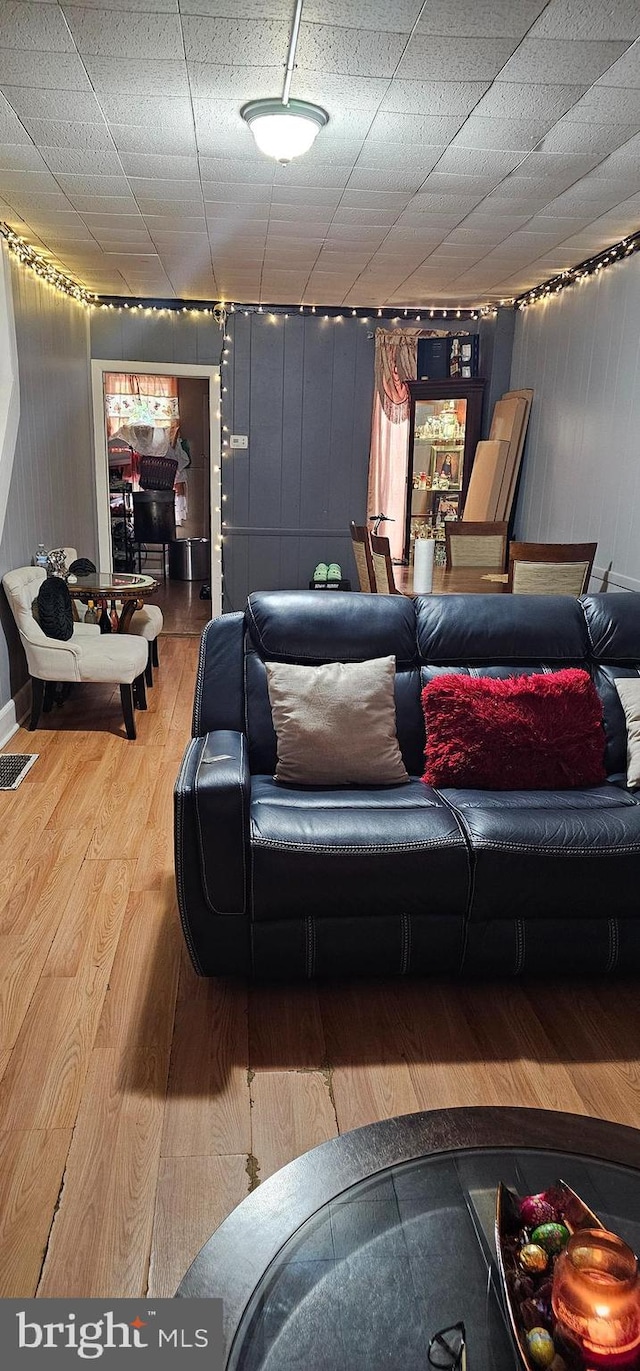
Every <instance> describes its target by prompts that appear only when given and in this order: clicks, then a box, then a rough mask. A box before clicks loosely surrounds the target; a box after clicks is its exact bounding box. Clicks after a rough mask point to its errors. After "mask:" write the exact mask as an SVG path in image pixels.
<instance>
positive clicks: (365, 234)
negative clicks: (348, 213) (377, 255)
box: [326, 224, 385, 247]
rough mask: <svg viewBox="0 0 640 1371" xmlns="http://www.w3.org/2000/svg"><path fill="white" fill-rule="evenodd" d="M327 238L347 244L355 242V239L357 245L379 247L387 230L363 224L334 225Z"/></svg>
mask: <svg viewBox="0 0 640 1371" xmlns="http://www.w3.org/2000/svg"><path fill="white" fill-rule="evenodd" d="M326 236H327V238H334V239H341V240H344V241H345V242H348V241H349V240H351V241H352V242H353V241H354V239H355V241H356V242H357V243H368V244H372V243H373V244H375V245H376V247H378V246H379V245H380V243H381V242H382V240H383V238H384V237H385V230H384V229H383V228H375V227H373V226H372V227H369V226H368V225H363V224H332V225H331V227H330V228H329V229H328V231H327V235H326Z"/></svg>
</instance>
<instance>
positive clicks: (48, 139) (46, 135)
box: [24, 118, 114, 152]
mask: <svg viewBox="0 0 640 1371" xmlns="http://www.w3.org/2000/svg"><path fill="white" fill-rule="evenodd" d="M24 126H25V128H26V129H28V131H29V133H30V134H31V137H32V138H33V140H34V142H35V143H37V145H38V147H39V148H42V149H44V148H78V149H91V148H95V149H96V150H104V151H108V152H113V150H114V145H113V139H112V137H111V134H110V133H109V130H108V128H107V126H106V124H82V123H77V124H72V123H71V122H68V123H67V122H66V121H65V122H62V123H60V122H58V121H56V120H54V119H26V118H25V121H24Z"/></svg>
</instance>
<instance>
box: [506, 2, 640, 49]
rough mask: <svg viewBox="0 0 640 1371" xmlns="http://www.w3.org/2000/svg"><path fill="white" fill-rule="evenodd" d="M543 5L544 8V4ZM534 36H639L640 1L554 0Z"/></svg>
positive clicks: (536, 27)
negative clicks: (604, 3)
mask: <svg viewBox="0 0 640 1371" xmlns="http://www.w3.org/2000/svg"><path fill="white" fill-rule="evenodd" d="M541 8H542V7H541ZM531 37H532V38H585V39H589V40H590V41H592V42H593V41H598V40H601V39H616V38H626V39H627V41H628V42H632V41H633V39H634V38H637V37H638V5H637V0H615V4H607V5H603V4H602V0H551V3H550V4H549V5H547V6H546V7H545V8H544V13H542V14H541V15H540V18H539V19H538V20H537V21H536V23H535V24H534V25H533V28H532V30H531Z"/></svg>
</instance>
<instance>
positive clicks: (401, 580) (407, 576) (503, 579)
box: [393, 566, 508, 595]
mask: <svg viewBox="0 0 640 1371" xmlns="http://www.w3.org/2000/svg"><path fill="white" fill-rule="evenodd" d="M393 574H394V580H395V583H396V588H397V589H398V590H399V591H401V592H402V593H403V594H404V595H417V594H420V593H421V592H419V591H415V590H414V589H413V566H396V567H394V569H393ZM507 580H508V577H507V573H506V571H504V570H503V568H502V567H499V566H497V567H491V566H464V567H444V566H436V567H434V568H433V594H434V595H500V594H502V593H503V592H504V591H506V590H507Z"/></svg>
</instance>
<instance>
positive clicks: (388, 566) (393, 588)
mask: <svg viewBox="0 0 640 1371" xmlns="http://www.w3.org/2000/svg"><path fill="white" fill-rule="evenodd" d="M371 562H372V565H373V578H374V590H376V591H377V593H378V595H402V593H403V592H402V591H401V590H398V587H397V585H396V582H395V577H394V574H393V562H392V561H391V548H390V546H389V539H388V538H380V537H379V536H378V535H377V534H375V533H372V534H371Z"/></svg>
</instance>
